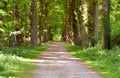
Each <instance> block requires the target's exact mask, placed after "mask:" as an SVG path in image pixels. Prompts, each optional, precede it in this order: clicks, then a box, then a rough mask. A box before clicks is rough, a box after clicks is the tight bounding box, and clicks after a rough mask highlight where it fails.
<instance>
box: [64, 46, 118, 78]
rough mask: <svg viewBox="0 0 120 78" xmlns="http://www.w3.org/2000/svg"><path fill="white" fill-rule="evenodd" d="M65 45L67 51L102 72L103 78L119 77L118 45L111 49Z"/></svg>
mask: <svg viewBox="0 0 120 78" xmlns="http://www.w3.org/2000/svg"><path fill="white" fill-rule="evenodd" d="M66 47H67V49H68V51H70V52H72V53H73V54H74V55H75V56H76V57H78V58H80V59H81V60H83V61H84V62H86V63H87V64H88V65H90V66H91V67H92V68H94V70H96V71H98V72H100V73H101V74H103V75H104V77H105V78H119V77H120V75H119V72H120V47H117V48H114V49H113V50H111V51H109V50H103V49H100V48H93V47H89V48H82V47H79V46H73V45H70V44H66ZM113 72H114V73H113Z"/></svg>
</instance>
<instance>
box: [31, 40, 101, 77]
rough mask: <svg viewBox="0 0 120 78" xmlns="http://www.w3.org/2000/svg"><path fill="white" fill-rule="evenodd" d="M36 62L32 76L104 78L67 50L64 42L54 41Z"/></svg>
mask: <svg viewBox="0 0 120 78" xmlns="http://www.w3.org/2000/svg"><path fill="white" fill-rule="evenodd" d="M36 64H37V66H38V68H37V69H35V70H33V71H32V73H31V74H32V76H33V77H32V78H102V77H101V76H100V75H99V74H97V73H96V72H94V71H92V70H91V69H89V68H88V67H87V66H86V65H85V64H84V63H83V62H81V61H80V60H79V59H77V58H75V57H74V56H72V55H71V54H70V53H69V52H67V50H66V49H65V47H64V43H63V42H52V43H51V44H50V45H49V47H48V49H47V50H46V51H45V52H44V53H43V54H42V55H41V56H40V57H39V59H38V60H37V61H36Z"/></svg>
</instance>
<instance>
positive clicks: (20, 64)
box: [0, 43, 48, 78]
mask: <svg viewBox="0 0 120 78" xmlns="http://www.w3.org/2000/svg"><path fill="white" fill-rule="evenodd" d="M47 45H48V43H45V44H42V45H40V46H37V47H30V46H29V45H22V46H16V47H14V48H9V47H7V48H6V47H5V48H4V49H3V51H1V52H0V78H19V77H21V78H22V77H24V76H25V77H26V76H27V77H28V76H29V74H28V72H29V71H30V70H32V69H34V68H35V67H36V66H35V65H34V64H33V63H31V62H29V61H26V60H32V59H35V58H37V57H38V56H39V55H40V54H41V53H42V52H43V51H44V50H45V49H46V48H47Z"/></svg>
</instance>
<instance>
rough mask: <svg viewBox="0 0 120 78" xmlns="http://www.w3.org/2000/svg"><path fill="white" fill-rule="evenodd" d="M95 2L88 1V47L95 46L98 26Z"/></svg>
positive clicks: (94, 0)
mask: <svg viewBox="0 0 120 78" xmlns="http://www.w3.org/2000/svg"><path fill="white" fill-rule="evenodd" d="M97 13H98V12H97V1H96V0H89V1H88V25H87V28H88V39H89V46H95V43H96V38H95V37H96V36H97V26H98V23H97V22H98V17H97V16H98V14H97Z"/></svg>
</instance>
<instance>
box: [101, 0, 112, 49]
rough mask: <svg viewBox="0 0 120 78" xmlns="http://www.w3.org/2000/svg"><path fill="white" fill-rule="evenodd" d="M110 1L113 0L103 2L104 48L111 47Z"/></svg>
mask: <svg viewBox="0 0 120 78" xmlns="http://www.w3.org/2000/svg"><path fill="white" fill-rule="evenodd" d="M110 3H111V0H103V2H102V48H104V49H110V48H111V47H110Z"/></svg>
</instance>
